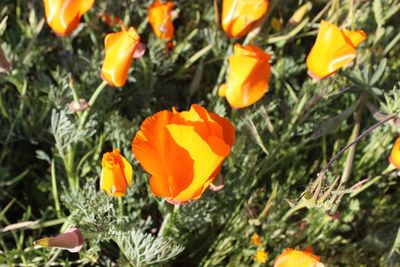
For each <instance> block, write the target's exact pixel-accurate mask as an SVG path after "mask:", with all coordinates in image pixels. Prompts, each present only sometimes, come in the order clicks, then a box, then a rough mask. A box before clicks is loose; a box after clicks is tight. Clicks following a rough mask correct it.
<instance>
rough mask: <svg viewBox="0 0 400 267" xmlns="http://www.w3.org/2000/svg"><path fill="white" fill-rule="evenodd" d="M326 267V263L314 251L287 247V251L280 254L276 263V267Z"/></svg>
mask: <svg viewBox="0 0 400 267" xmlns="http://www.w3.org/2000/svg"><path fill="white" fill-rule="evenodd" d="M293 266H296V267H324V264H322V263H320V262H319V257H318V256H315V255H314V254H312V253H309V252H305V251H301V250H294V249H285V251H284V252H283V253H282V254H281V255H279V256H278V257H277V258H276V260H275V263H274V267H293Z"/></svg>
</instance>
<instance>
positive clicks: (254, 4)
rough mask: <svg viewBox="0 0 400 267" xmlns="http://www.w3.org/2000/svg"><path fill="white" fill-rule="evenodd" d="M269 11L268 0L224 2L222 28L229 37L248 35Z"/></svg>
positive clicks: (227, 0)
mask: <svg viewBox="0 0 400 267" xmlns="http://www.w3.org/2000/svg"><path fill="white" fill-rule="evenodd" d="M267 10H268V0H252V1H243V0H223V2H222V28H223V29H224V31H225V33H226V34H227V35H228V36H229V37H241V36H243V35H246V34H247V33H248V32H249V31H250V30H251V29H252V28H253V27H254V26H255V25H257V22H259V21H260V20H261V19H262V18H263V17H264V15H265V14H266V13H267Z"/></svg>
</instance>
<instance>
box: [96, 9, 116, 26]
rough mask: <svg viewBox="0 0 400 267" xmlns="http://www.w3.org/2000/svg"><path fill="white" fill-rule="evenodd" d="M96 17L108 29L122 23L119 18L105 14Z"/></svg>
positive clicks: (101, 13)
mask: <svg viewBox="0 0 400 267" xmlns="http://www.w3.org/2000/svg"><path fill="white" fill-rule="evenodd" d="M97 16H98V17H99V18H100V19H101V21H102V22H103V23H105V24H107V25H108V26H109V27H114V26H115V25H118V24H121V23H122V19H121V18H119V17H117V16H113V15H110V14H108V13H106V12H100V13H99V14H98V15H97Z"/></svg>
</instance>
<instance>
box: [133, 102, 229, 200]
mask: <svg viewBox="0 0 400 267" xmlns="http://www.w3.org/2000/svg"><path fill="white" fill-rule="evenodd" d="M234 142H235V129H234V128H233V126H232V124H231V123H230V122H229V121H228V120H227V119H225V118H221V117H220V116H218V115H217V114H215V113H209V112H207V110H206V109H205V108H203V107H201V106H198V105H192V107H191V109H190V111H183V112H177V111H176V110H175V109H173V111H172V112H170V111H167V110H164V111H160V112H158V113H156V114H154V115H153V116H151V117H149V118H147V119H146V120H145V121H144V122H143V123H142V125H141V126H140V131H139V132H138V133H137V134H136V136H135V138H134V139H133V141H132V152H133V154H134V155H135V157H136V159H137V160H138V161H139V162H140V165H142V167H143V168H144V169H145V170H146V171H147V172H148V173H150V174H151V177H150V188H151V191H152V192H153V194H154V195H156V196H160V197H164V198H166V199H167V200H168V202H170V203H173V204H179V203H184V202H188V201H190V200H195V199H198V198H199V197H200V196H201V195H202V194H203V192H204V191H205V190H206V189H207V187H208V186H209V185H210V184H211V183H212V182H213V180H214V179H215V178H216V177H217V175H218V173H219V171H220V169H221V165H222V163H223V161H224V159H225V158H226V157H227V156H228V155H229V153H230V149H231V146H232V145H233V144H234Z"/></svg>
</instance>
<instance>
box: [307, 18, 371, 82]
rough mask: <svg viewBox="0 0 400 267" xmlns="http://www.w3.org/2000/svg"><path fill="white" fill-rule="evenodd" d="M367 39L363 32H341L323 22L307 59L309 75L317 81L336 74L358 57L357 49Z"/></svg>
mask: <svg viewBox="0 0 400 267" xmlns="http://www.w3.org/2000/svg"><path fill="white" fill-rule="evenodd" d="M366 38H367V36H366V34H365V32H363V31H361V30H356V31H349V30H346V29H343V30H340V29H339V28H338V27H336V25H334V24H331V23H329V22H327V21H324V20H323V21H321V24H320V27H319V32H318V36H317V40H316V41H315V44H314V46H313V48H312V49H311V52H310V54H309V55H308V57H307V68H308V74H309V75H310V76H311V77H312V78H314V79H317V80H320V79H323V78H326V77H328V76H330V75H332V74H334V73H336V72H337V71H338V70H339V69H340V68H342V67H344V66H346V65H347V64H349V63H350V62H351V61H352V60H353V59H354V58H355V57H356V48H357V46H359V45H360V44H361V43H362V42H363V41H364V40H365V39H366Z"/></svg>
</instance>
